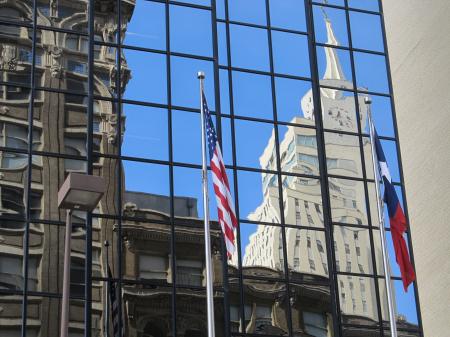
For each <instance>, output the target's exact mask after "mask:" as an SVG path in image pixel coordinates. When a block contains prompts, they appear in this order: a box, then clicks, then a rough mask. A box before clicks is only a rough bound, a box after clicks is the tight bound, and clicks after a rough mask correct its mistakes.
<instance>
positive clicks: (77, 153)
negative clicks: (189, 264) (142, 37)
mask: <svg viewBox="0 0 450 337" xmlns="http://www.w3.org/2000/svg"><path fill="white" fill-rule="evenodd" d="M32 6H33V2H32V1H13V0H6V1H3V2H2V4H1V5H0V17H1V18H2V20H8V21H11V22H13V23H14V24H11V25H0V26H1V28H0V42H1V45H0V74H1V77H0V80H1V81H3V82H7V84H8V85H4V84H3V85H0V135H1V139H2V143H1V145H2V146H3V147H7V148H11V149H14V151H15V152H8V151H1V152H0V160H1V170H0V215H1V217H2V219H1V220H0V235H1V243H0V287H1V288H3V289H11V290H22V289H23V284H24V279H23V276H22V267H23V254H24V251H26V250H24V247H23V240H24V233H25V228H26V224H25V219H26V214H25V209H26V205H27V203H28V202H29V206H30V209H31V214H30V217H31V218H32V219H35V220H34V221H33V222H32V223H31V224H30V225H29V229H30V230H29V233H30V234H29V258H28V290H29V291H39V292H43V293H48V294H59V293H61V290H62V288H61V286H62V269H63V258H62V257H63V252H64V247H63V245H64V226H60V224H61V223H62V222H63V221H64V214H63V213H62V212H61V211H60V210H58V207H57V200H56V197H55V196H56V195H57V191H58V188H59V187H60V185H61V184H62V182H63V181H64V178H65V176H66V174H67V173H68V172H70V171H72V172H85V171H86V169H87V158H86V157H87V150H86V144H87V123H88V119H87V109H88V98H87V90H88V74H89V69H88V56H87V55H88V50H89V40H88V36H87V13H88V2H87V1H77V0H72V1H69V0H60V1H53V0H38V1H37V13H36V14H37V24H38V25H41V26H45V27H47V28H48V29H39V30H37V31H36V56H35V60H34V62H35V64H36V68H35V72H34V77H35V85H36V86H37V87H41V88H43V90H36V91H35V92H34V100H33V102H32V107H33V115H32V117H31V118H32V119H33V126H32V139H33V141H32V144H29V142H28V131H29V128H30V123H29V120H28V110H29V104H30V93H31V90H30V88H29V87H30V84H31V71H32V68H31V65H32V62H33V54H32V48H31V46H32V40H33V38H34V36H33V31H32V28H27V27H25V26H20V25H29V24H30V23H32V17H33V15H32ZM133 9H134V0H128V1H122V12H123V13H122V18H123V24H122V25H121V29H122V33H123V32H124V30H125V28H126V24H127V22H128V20H129V19H130V18H131V15H132V13H133ZM94 30H95V41H97V42H108V41H112V40H113V39H114V34H115V33H116V30H117V23H115V22H114V2H113V1H100V2H98V4H97V2H96V11H95V27H94ZM94 58H95V60H94V69H93V73H94V94H95V95H98V96H102V97H105V98H112V97H114V96H115V94H116V93H115V81H116V76H115V72H116V71H115V69H116V51H115V49H114V48H109V47H106V46H101V45H95V46H94ZM129 73H130V72H129V70H128V69H127V66H126V64H122V74H121V75H122V81H123V83H124V84H125V83H126V82H127V80H128V78H129ZM92 127H93V147H94V151H96V152H98V153H110V154H114V153H116V152H117V148H118V146H119V144H118V143H117V132H116V130H117V114H116V108H115V105H114V103H112V102H110V101H106V100H104V101H103V100H96V101H94V121H93V126H92ZM29 149H33V150H36V151H43V152H46V153H48V154H49V156H37V155H34V156H33V157H32V161H31V163H32V182H31V193H30V195H29V196H27V195H26V193H25V192H24V191H26V185H27V182H26V179H27V178H26V177H27V168H28V155H27V152H28V151H29ZM52 154H53V156H52ZM58 156H60V157H58ZM116 163H117V161H116V160H112V159H108V158H94V163H93V167H94V174H97V175H102V176H104V177H105V178H106V179H107V181H108V183H109V189H108V192H107V197H106V198H104V200H102V202H101V203H100V205H99V208H98V210H97V211H99V212H101V213H103V214H112V215H113V214H115V213H117V212H116V204H115V201H114V195H115V190H116V188H115V184H116V183H115V181H116V180H117V176H116V173H115V167H116ZM27 198H29V200H28V201H27ZM85 218H86V216H85V215H84V214H83V213H82V212H75V213H74V229H73V234H72V242H73V244H72V265H71V271H72V272H71V289H70V290H71V296H72V297H74V298H78V299H74V300H72V302H71V307H70V325H69V331H70V336H81V335H83V331H84V316H83V315H84V314H83V311H84V309H83V308H84V302H83V300H82V298H83V297H84V292H85V287H84V277H85V276H84V273H85V272H84V264H85V230H84V223H85ZM40 219H45V220H46V221H42V222H43V223H40ZM113 224H114V222H113V221H112V220H106V219H102V220H98V219H95V218H94V220H93V247H92V263H93V275H94V276H100V275H101V270H102V268H103V267H104V263H103V262H102V259H103V260H104V259H105V258H106V256H105V254H101V247H102V242H103V241H104V240H105V239H108V240H111V239H112V227H113ZM92 297H93V304H92V307H93V319H92V320H93V324H92V325H93V331H97V335H98V333H100V329H101V326H100V318H101V315H102V312H103V306H102V297H101V287H100V284H99V282H94V284H93V289H92ZM21 301H22V297H21V296H19V295H17V296H9V297H5V298H3V299H2V300H1V303H0V306H1V307H2V310H0V319H3V318H9V319H8V321H7V324H6V327H7V332H8V335H10V336H18V333H19V332H20V327H21V324H22V319H21V311H20V307H21ZM59 302H60V300H59V299H58V298H57V297H51V296H49V297H44V296H29V297H28V320H27V324H28V328H27V329H28V334H27V335H28V336H57V334H58V331H59V319H54V318H57V317H59V310H60V309H59V304H60V303H59ZM12 308H14V309H12ZM12 310H15V311H14V312H12ZM12 317H14V318H12ZM2 325H3V323H2ZM6 327H5V325H3V326H2V328H1V329H0V330H1V333H0V334H3V333H4V329H6Z"/></svg>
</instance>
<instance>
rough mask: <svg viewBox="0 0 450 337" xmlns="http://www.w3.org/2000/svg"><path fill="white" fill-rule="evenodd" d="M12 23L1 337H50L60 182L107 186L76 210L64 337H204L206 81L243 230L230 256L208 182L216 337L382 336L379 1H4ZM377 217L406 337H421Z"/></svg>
mask: <svg viewBox="0 0 450 337" xmlns="http://www.w3.org/2000/svg"><path fill="white" fill-rule="evenodd" d="M0 28H1V29H0V43H1V45H0V74H1V76H0V136H1V138H0V141H1V144H0V163H1V166H0V308H1V310H0V320H1V322H2V323H1V324H0V337H1V336H22V337H25V336H32V337H35V336H36V337H44V336H46V337H56V336H58V335H59V323H60V321H59V318H60V306H61V293H62V273H63V258H64V232H65V212H64V210H59V209H58V206H57V192H58V189H59V187H60V186H61V184H62V183H63V181H64V179H65V177H66V176H67V174H68V173H69V172H81V173H90V174H94V175H98V176H102V177H103V178H104V179H105V180H106V183H107V191H106V193H105V195H104V196H103V198H102V200H101V201H100V203H99V205H98V207H97V208H96V209H95V210H94V211H93V212H92V213H89V214H86V213H85V212H81V211H75V212H74V213H73V223H74V226H73V230H72V236H71V240H72V248H71V249H72V250H71V267H70V270H71V278H70V296H71V300H70V315H69V319H70V322H69V336H70V337H78V336H87V337H89V336H105V337H109V336H127V337H128V336H129V337H148V336H152V337H164V336H177V337H182V336H185V337H206V335H207V332H206V288H205V285H206V283H205V258H204V236H203V218H204V209H203V203H202V187H201V120H200V110H199V103H200V98H199V83H198V79H197V72H198V71H204V72H205V74H206V79H205V94H206V97H207V100H208V105H209V108H210V110H211V111H212V114H213V119H214V123H215V126H216V129H217V133H218V137H219V141H220V143H221V146H222V152H223V155H224V161H225V165H226V169H227V174H228V178H229V181H230V185H231V186H230V187H231V193H232V195H233V198H234V201H235V208H236V213H237V217H238V220H239V225H238V228H237V230H236V248H237V249H236V252H235V254H234V255H233V256H232V257H231V258H230V259H226V258H225V256H226V251H225V247H224V244H223V240H222V234H221V230H220V226H219V224H218V222H217V206H216V202H215V198H214V196H213V195H214V191H213V189H212V185H211V186H210V205H209V206H210V214H211V220H212V221H211V228H212V234H211V241H212V247H213V251H212V261H213V271H214V305H215V318H216V319H215V327H216V335H217V336H219V337H220V336H236V337H237V336H249V337H250V336H254V335H266V336H272V337H274V336H307V337H310V336H314V337H325V336H343V337H359V336H361V337H362V336H364V337H366V336H373V337H375V336H377V337H378V336H382V337H384V336H386V337H387V336H390V332H389V322H388V320H389V315H388V311H387V298H386V287H385V283H384V275H383V261H382V252H381V245H380V239H379V237H380V236H379V235H380V234H379V232H380V223H379V221H378V217H377V208H376V205H377V201H376V197H375V183H374V172H373V168H372V159H371V158H372V157H371V146H370V140H369V134H368V132H369V131H368V130H369V129H368V120H367V117H368V112H369V109H370V110H371V112H372V114H373V118H374V121H375V126H376V128H377V131H378V134H379V135H380V139H381V143H382V146H383V148H384V150H385V153H386V156H387V162H388V165H389V167H390V169H391V175H392V178H393V181H394V185H395V186H396V188H397V193H398V195H399V196H400V199H401V202H402V204H403V207H404V209H405V210H407V209H406V206H407V205H406V200H405V198H404V186H403V180H402V170H401V162H400V158H399V144H398V140H397V128H396V120H395V111H394V105H393V103H394V102H393V97H392V88H391V82H390V73H389V65H388V53H387V50H386V41H385V33H384V22H383V15H382V7H381V2H379V1H378V0H364V1H361V0H359V1H356V0H327V1H326V0H324V1H323V2H321V1H318V2H311V1H310V0H305V1H302V0H246V1H238V0H191V1H188V0H185V1H163V0H89V1H88V0H71V1H69V0H33V1H31V0H28V1H27V0H16V1H13V0H5V1H3V2H2V3H1V4H0ZM367 99H370V100H371V101H372V104H370V105H369V104H367V103H366V102H367ZM210 180H211V179H210ZM210 183H211V181H210ZM385 214H387V212H385ZM384 225H385V226H386V230H387V240H388V248H389V256H390V265H391V269H392V275H393V277H392V282H393V284H394V289H395V303H396V308H395V310H396V317H397V325H398V328H399V336H402V337H410V336H411V337H412V336H423V334H422V328H421V323H420V309H419V304H418V295H417V290H416V285H415V284H414V285H413V286H411V287H410V288H409V291H408V292H407V293H405V292H404V290H403V287H402V283H401V278H400V272H399V269H398V267H397V264H396V262H395V257H394V251H393V246H392V240H391V237H390V233H389V221H388V218H387V217H386V219H385V223H384ZM407 241H408V243H410V242H411V241H410V236H409V233H408V234H407ZM409 248H410V253H411V254H412V250H411V247H410V246H409ZM111 293H114V296H111Z"/></svg>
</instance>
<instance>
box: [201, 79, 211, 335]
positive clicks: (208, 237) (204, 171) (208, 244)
mask: <svg viewBox="0 0 450 337" xmlns="http://www.w3.org/2000/svg"><path fill="white" fill-rule="evenodd" d="M197 78H198V79H199V80H200V120H201V125H202V128H201V130H202V183H203V211H204V217H205V219H204V227H205V263H206V311H207V319H208V337H214V336H215V331H214V297H213V276H212V263H211V235H210V230H209V200H208V170H207V166H206V130H205V116H204V113H205V112H204V109H203V80H204V79H205V73H204V72H203V71H199V72H198V73H197Z"/></svg>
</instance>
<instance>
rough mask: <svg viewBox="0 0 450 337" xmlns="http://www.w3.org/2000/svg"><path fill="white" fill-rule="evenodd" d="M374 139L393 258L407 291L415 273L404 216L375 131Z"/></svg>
mask: <svg viewBox="0 0 450 337" xmlns="http://www.w3.org/2000/svg"><path fill="white" fill-rule="evenodd" d="M374 140H375V149H376V154H377V158H378V166H379V168H380V173H381V177H382V179H383V185H384V202H385V203H386V205H387V209H388V213H389V223H390V224H391V236H392V242H393V244H394V249H395V259H396V261H397V263H398V265H399V267H400V272H401V275H402V280H403V287H404V288H405V291H407V289H408V286H409V284H410V283H411V282H413V281H414V280H415V279H416V275H415V273H414V269H413V266H412V264H411V261H410V259H409V254H408V249H407V247H406V242H405V239H404V238H403V233H405V231H406V218H405V214H404V213H403V209H402V206H401V205H400V201H399V200H398V197H397V193H396V192H395V188H394V185H392V180H391V175H390V173H389V169H388V166H387V162H386V158H385V156H384V152H383V148H382V147H381V143H380V140H379V139H378V135H377V132H376V131H374Z"/></svg>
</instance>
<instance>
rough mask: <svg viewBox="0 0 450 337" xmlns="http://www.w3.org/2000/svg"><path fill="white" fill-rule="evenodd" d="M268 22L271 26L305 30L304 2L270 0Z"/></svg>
mask: <svg viewBox="0 0 450 337" xmlns="http://www.w3.org/2000/svg"><path fill="white" fill-rule="evenodd" d="M270 24H271V25H272V26H273V27H279V28H286V29H292V30H299V31H306V22H305V6H304V4H303V3H302V2H300V1H296V0H283V1H279V0H270Z"/></svg>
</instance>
